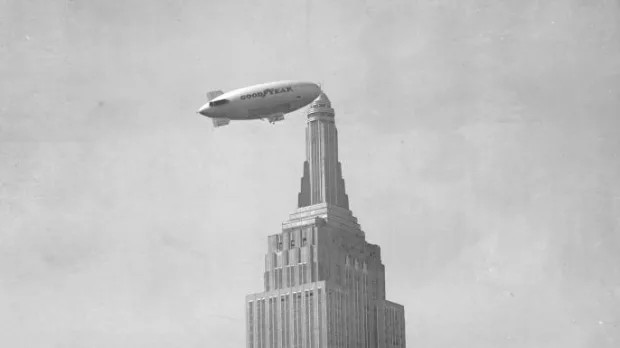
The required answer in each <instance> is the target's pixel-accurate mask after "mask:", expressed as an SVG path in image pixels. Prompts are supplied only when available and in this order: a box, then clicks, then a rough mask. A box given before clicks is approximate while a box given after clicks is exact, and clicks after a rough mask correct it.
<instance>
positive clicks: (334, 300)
mask: <svg viewBox="0 0 620 348" xmlns="http://www.w3.org/2000/svg"><path fill="white" fill-rule="evenodd" d="M307 116H308V119H307V125H306V161H305V162H304V173H303V177H302V179H301V191H300V193H299V196H298V208H297V210H296V211H295V212H293V213H292V214H291V215H290V216H289V219H288V220H287V221H285V222H284V223H283V224H282V232H281V233H278V234H274V235H271V236H269V237H268V245H267V254H266V256H265V273H264V279H265V291H264V292H261V293H257V294H252V295H248V296H246V320H247V321H246V325H247V328H246V335H247V337H246V342H247V348H334V347H344V348H358V347H359V348H388V347H389V348H392V347H399V348H400V347H405V313H404V308H403V306H401V305H399V304H396V303H393V302H390V301H387V300H386V299H385V268H384V266H383V264H382V263H381V250H380V248H379V246H377V245H374V244H370V243H368V242H366V240H365V235H364V232H362V230H361V228H360V226H359V224H358V223H357V219H356V218H355V217H354V216H353V214H352V213H351V211H350V210H349V200H348V196H347V194H346V192H345V185H344V179H343V178H342V170H341V165H340V162H338V133H337V130H336V125H335V123H334V110H333V109H332V108H331V103H330V101H329V99H328V98H327V96H326V95H325V94H321V95H320V96H319V97H318V98H317V99H316V100H315V101H314V102H313V103H312V104H311V106H310V109H309V111H308V114H307Z"/></svg>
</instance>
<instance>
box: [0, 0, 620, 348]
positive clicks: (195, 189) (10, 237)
mask: <svg viewBox="0 0 620 348" xmlns="http://www.w3.org/2000/svg"><path fill="white" fill-rule="evenodd" d="M278 79H301V80H312V81H317V82H320V83H322V85H323V87H324V90H325V91H326V93H327V94H328V96H329V98H330V99H331V101H332V103H333V106H334V108H335V109H336V117H337V125H338V129H339V135H340V159H341V161H342V163H343V173H344V177H345V180H346V185H347V192H348V194H349V198H350V202H351V209H352V211H353V213H354V214H355V215H356V216H357V217H358V219H359V220H360V223H361V224H362V228H363V229H364V231H365V232H366V235H367V239H368V240H369V241H370V242H371V243H377V244H379V245H380V246H381V248H382V252H383V261H384V264H385V265H386V272H387V293H388V298H389V299H390V300H393V301H395V302H399V303H401V304H403V305H404V306H405V309H406V320H407V340H408V345H409V346H411V347H455V346H466V347H618V346H620V221H619V219H620V218H619V217H620V159H619V158H618V152H619V151H620V140H619V135H620V134H619V133H620V121H619V120H618V117H619V116H620V2H619V1H618V0H613V1H611V0H607V1H603V0H601V1H586V0H566V1H556V0H549V1H535V0H522V1H483V0H463V1H424V0H419V1H378V0H375V1H365V2H363V1H353V0H348V1H309V0H308V1H300V0H293V1H228V0H227V1H193V0H187V1H163V0H159V1H153V0H150V1H146V0H144V1H138V0H131V1H118V2H113V1H83V0H69V1H49V0H40V1H25V0H19V1H18V0H14V1H13V0H2V1H0V108H1V109H0V328H2V329H1V330H0V345H2V346H5V347H63V348H64V347H206V346H210V347H231V348H232V347H243V346H244V345H245V337H244V330H245V323H244V314H243V303H244V302H243V301H244V296H245V295H246V294H248V293H252V292H260V291H262V271H263V266H264V265H263V263H264V262H263V254H264V252H265V250H266V237H267V235H269V234H273V233H277V232H279V231H280V224H281V222H282V221H284V220H285V219H286V218H287V216H288V214H289V213H291V212H293V211H294V209H295V206H296V199H297V192H298V190H299V179H300V177H301V174H302V163H303V160H304V126H305V121H304V117H303V113H302V112H301V111H300V112H296V113H294V114H292V115H290V116H289V117H288V119H287V121H285V122H282V123H279V124H276V125H275V126H271V125H269V124H267V123H262V122H259V121H256V122H246V123H232V124H231V125H230V126H229V127H225V128H220V129H218V130H212V126H211V122H210V121H209V120H208V119H205V118H202V117H198V116H197V115H196V113H195V112H196V110H197V108H198V107H199V106H200V105H201V104H202V103H204V101H205V93H206V92H207V91H209V90H214V89H223V90H229V89H233V88H237V87H242V86H246V85H250V84H253V83H261V82H266V81H272V80H278Z"/></svg>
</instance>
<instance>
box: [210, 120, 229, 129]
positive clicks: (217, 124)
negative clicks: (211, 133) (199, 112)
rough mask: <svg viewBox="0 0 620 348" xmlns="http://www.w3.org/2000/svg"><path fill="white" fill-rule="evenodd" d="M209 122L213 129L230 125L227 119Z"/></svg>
mask: <svg viewBox="0 0 620 348" xmlns="http://www.w3.org/2000/svg"><path fill="white" fill-rule="evenodd" d="M211 121H213V127H214V128H217V127H222V126H225V125H227V124H229V123H230V119H227V118H212V119H211Z"/></svg>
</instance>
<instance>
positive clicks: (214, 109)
mask: <svg viewBox="0 0 620 348" xmlns="http://www.w3.org/2000/svg"><path fill="white" fill-rule="evenodd" d="M319 94H321V87H320V86H319V85H317V84H316V83H312V82H302V81H275V82H269V83H263V84H259V85H253V86H249V87H244V88H239V89H235V90H232V91H229V92H226V93H224V92H223V91H211V92H207V101H208V102H207V103H206V104H204V105H203V106H202V107H201V108H200V109H199V110H198V113H199V114H201V115H203V116H206V117H209V118H211V120H212V121H213V126H214V127H216V128H217V127H222V126H225V125H227V124H229V123H230V121H235V120H257V119H258V120H267V121H269V122H270V123H272V124H273V123H276V122H278V121H282V120H284V115H285V114H288V113H290V112H293V111H295V110H298V109H301V108H303V107H304V106H306V105H308V104H310V103H311V102H312V101H313V100H315V99H316V98H317V97H318V96H319Z"/></svg>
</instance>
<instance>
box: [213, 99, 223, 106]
mask: <svg viewBox="0 0 620 348" xmlns="http://www.w3.org/2000/svg"><path fill="white" fill-rule="evenodd" d="M226 103H228V99H220V100H214V101H212V102H210V103H209V106H218V105H223V104H226Z"/></svg>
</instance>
